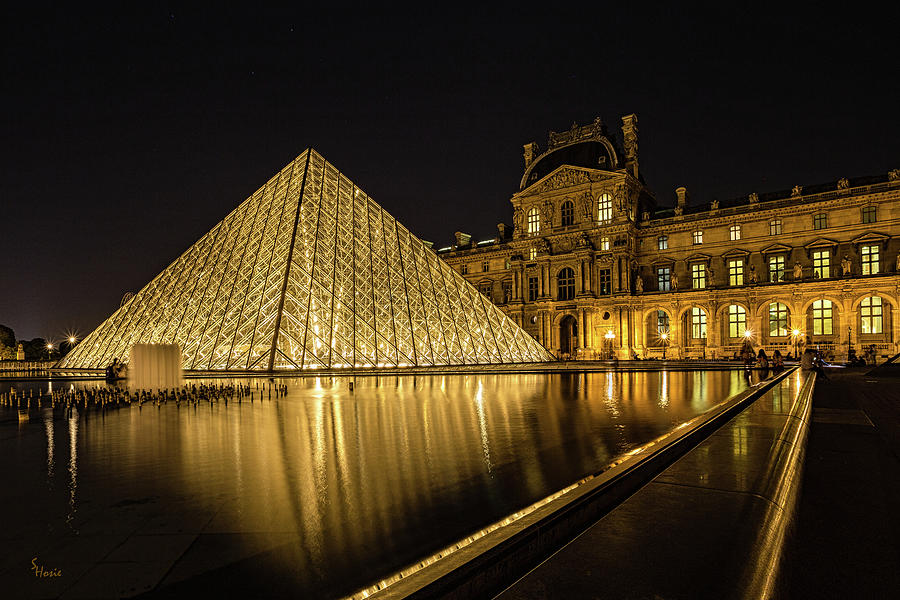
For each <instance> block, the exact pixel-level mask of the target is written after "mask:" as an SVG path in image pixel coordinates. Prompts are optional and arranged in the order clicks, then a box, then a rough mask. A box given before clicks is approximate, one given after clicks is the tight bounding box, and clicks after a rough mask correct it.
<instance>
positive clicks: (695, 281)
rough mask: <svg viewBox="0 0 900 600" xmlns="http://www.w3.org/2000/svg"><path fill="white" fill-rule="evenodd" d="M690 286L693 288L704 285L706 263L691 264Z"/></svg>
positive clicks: (698, 288) (697, 288) (700, 287)
mask: <svg viewBox="0 0 900 600" xmlns="http://www.w3.org/2000/svg"><path fill="white" fill-rule="evenodd" d="M691 287H693V288H694V289H695V290H702V289H703V288H705V287H706V265H704V264H702V263H698V264H692V265H691Z"/></svg>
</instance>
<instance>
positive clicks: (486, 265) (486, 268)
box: [481, 260, 491, 273]
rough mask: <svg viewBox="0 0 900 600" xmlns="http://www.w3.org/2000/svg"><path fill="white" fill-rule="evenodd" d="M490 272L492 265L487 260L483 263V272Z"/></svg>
mask: <svg viewBox="0 0 900 600" xmlns="http://www.w3.org/2000/svg"><path fill="white" fill-rule="evenodd" d="M490 270H491V263H489V262H488V261H486V260H483V261H481V272H482V273H487V272H488V271H490Z"/></svg>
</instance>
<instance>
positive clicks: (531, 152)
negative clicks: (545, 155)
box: [524, 142, 538, 169]
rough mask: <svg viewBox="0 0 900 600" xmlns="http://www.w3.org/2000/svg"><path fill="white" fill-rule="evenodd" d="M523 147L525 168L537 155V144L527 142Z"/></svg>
mask: <svg viewBox="0 0 900 600" xmlns="http://www.w3.org/2000/svg"><path fill="white" fill-rule="evenodd" d="M524 148H525V168H526V169H527V168H528V166H529V165H530V164H531V163H532V162H534V159H535V158H537V155H538V145H537V144H535V143H534V142H528V143H527V144H525V146H524Z"/></svg>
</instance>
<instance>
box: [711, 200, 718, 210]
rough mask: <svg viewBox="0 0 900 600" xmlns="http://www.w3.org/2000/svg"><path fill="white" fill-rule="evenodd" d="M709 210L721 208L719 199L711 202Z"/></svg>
mask: <svg viewBox="0 0 900 600" xmlns="http://www.w3.org/2000/svg"><path fill="white" fill-rule="evenodd" d="M709 210H719V201H718V200H713V201H712V202H710V203H709Z"/></svg>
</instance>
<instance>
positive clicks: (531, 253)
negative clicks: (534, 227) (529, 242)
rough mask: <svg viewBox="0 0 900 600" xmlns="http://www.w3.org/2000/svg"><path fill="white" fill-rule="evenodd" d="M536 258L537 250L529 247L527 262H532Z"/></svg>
mask: <svg viewBox="0 0 900 600" xmlns="http://www.w3.org/2000/svg"><path fill="white" fill-rule="evenodd" d="M536 258H537V248H535V247H531V248H529V249H528V260H534V259H536Z"/></svg>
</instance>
